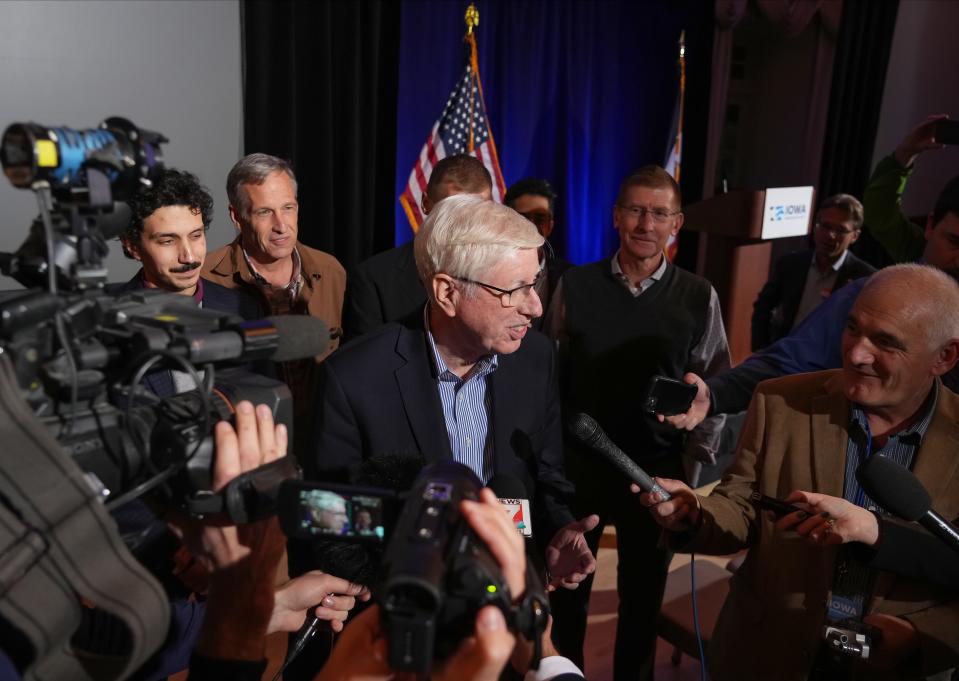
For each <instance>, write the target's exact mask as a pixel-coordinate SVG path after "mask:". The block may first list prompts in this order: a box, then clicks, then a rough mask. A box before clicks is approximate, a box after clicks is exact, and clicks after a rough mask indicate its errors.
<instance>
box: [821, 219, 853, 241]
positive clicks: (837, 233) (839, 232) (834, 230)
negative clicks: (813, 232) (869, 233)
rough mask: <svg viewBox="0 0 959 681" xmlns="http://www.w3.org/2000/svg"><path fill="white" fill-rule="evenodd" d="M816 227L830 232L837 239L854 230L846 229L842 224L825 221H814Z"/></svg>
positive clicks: (827, 232)
mask: <svg viewBox="0 0 959 681" xmlns="http://www.w3.org/2000/svg"><path fill="white" fill-rule="evenodd" d="M816 229H821V230H822V231H823V232H825V233H826V234H831V235H832V236H834V237H837V238H839V239H842V238H843V237H847V236H849V235H850V234H852V233H853V232H855V231H856V230H854V229H846V228H845V227H843V226H842V225H831V224H827V223H825V222H819V221H816Z"/></svg>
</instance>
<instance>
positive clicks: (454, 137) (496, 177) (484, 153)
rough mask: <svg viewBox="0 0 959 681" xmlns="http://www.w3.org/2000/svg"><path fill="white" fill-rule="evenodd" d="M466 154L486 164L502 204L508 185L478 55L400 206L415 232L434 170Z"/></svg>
mask: <svg viewBox="0 0 959 681" xmlns="http://www.w3.org/2000/svg"><path fill="white" fill-rule="evenodd" d="M474 55H475V52H474ZM463 153H468V154H472V155H473V156H475V157H476V158H478V159H479V160H480V161H482V162H483V165H484V166H486V169H487V170H489V172H490V175H491V176H492V177H493V200H494V201H499V202H502V201H503V196H504V195H505V194H506V183H505V182H503V171H502V170H500V167H499V157H498V156H497V155H496V145H495V143H494V142H493V133H492V132H491V131H490V127H489V118H488V117H487V115H486V105H485V103H484V102H483V86H482V85H481V84H480V78H479V71H478V69H477V68H476V60H475V56H474V58H473V59H471V60H469V61H467V64H466V68H465V69H464V70H463V75H462V76H461V77H460V79H459V80H458V81H457V82H456V85H455V86H454V87H453V92H451V93H450V97H449V99H448V100H446V106H445V107H443V113H442V114H441V115H440V118H439V120H438V121H436V123H435V124H434V125H433V130H432V131H431V132H430V135H429V137H428V138H427V139H426V144H424V145H423V148H422V149H421V150H420V156H419V158H418V159H417V160H416V164H415V165H414V166H413V171H412V172H411V173H410V179H409V180H408V181H407V183H406V189H404V190H403V193H402V194H401V195H400V203H401V204H402V205H403V210H405V211H406V217H407V218H408V219H409V221H410V226H411V227H412V228H413V231H414V232H415V231H416V230H418V229H419V227H420V225H421V224H423V211H422V208H421V206H422V200H423V194H425V193H426V183H427V182H428V181H429V178H430V173H431V172H432V171H433V167H434V166H435V165H436V164H437V163H439V161H440V160H441V159H442V158H444V157H446V156H453V155H454V154H463Z"/></svg>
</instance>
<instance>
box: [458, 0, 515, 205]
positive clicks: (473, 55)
mask: <svg viewBox="0 0 959 681" xmlns="http://www.w3.org/2000/svg"><path fill="white" fill-rule="evenodd" d="M464 19H465V21H466V35H465V36H464V37H463V40H464V41H466V42H467V43H468V44H469V46H470V71H471V72H472V81H473V84H474V85H475V86H476V91H477V92H479V97H480V102H482V104H483V111H488V109H487V108H486V97H485V96H484V95H483V81H482V80H481V79H480V72H479V53H478V51H477V49H476V34H475V33H474V32H473V29H474V28H476V27H477V26H479V10H478V9H476V5H475V4H473V3H470V5H469V7H467V8H466V16H465V17H464ZM473 110H474V102H473V90H472V88H471V89H470V129H469V135H470V137H469V145H468V146H467V150H468V151H469V152H470V153H472V152H473V151H474V150H475V146H476V145H475V144H474V141H473V127H474V126H475V125H476V120H475V117H474V116H473ZM485 125H486V129H487V135H488V136H489V152H490V155H491V156H492V157H493V166H494V167H495V168H496V169H497V170H498V171H499V172H497V173H493V175H494V177H493V182H494V183H495V184H496V186H497V187H498V188H499V193H500V196H503V195H505V194H506V183H505V181H504V180H503V175H502V170H500V165H499V153H498V152H497V151H496V140H494V139H493V129H492V128H491V127H490V125H489V121H488V120H487V121H485Z"/></svg>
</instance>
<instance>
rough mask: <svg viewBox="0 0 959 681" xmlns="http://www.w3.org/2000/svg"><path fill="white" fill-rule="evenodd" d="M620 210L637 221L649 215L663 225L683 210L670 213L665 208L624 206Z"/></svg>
mask: <svg viewBox="0 0 959 681" xmlns="http://www.w3.org/2000/svg"><path fill="white" fill-rule="evenodd" d="M619 209H620V210H621V211H623V212H624V213H626V215H628V216H629V217H631V218H634V219H636V220H642V219H643V218H645V217H646V216H647V215H648V216H649V217H651V218H652V219H653V222H655V223H658V224H662V223H664V222H666V221H667V220H669V218H671V217H673V216H674V215H679V214H680V213H682V211H681V210H676V211H672V212H670V211H668V210H665V209H663V208H647V207H646V206H623V205H620V206H619Z"/></svg>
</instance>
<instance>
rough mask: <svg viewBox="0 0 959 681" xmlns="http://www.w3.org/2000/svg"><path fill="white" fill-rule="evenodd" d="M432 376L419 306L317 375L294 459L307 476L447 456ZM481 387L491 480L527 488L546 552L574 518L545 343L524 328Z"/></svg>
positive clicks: (334, 475)
mask: <svg viewBox="0 0 959 681" xmlns="http://www.w3.org/2000/svg"><path fill="white" fill-rule="evenodd" d="M435 374H436V370H435V367H434V363H433V359H432V356H431V351H430V348H429V345H428V341H427V338H426V332H425V331H424V329H423V314H422V311H421V310H417V311H416V312H415V313H414V314H413V315H411V316H410V317H408V318H406V319H405V320H403V322H402V323H393V324H388V325H386V326H383V327H381V328H380V329H378V330H376V331H373V332H371V333H369V334H366V335H365V336H363V337H362V338H360V339H358V340H356V341H354V342H353V343H351V344H349V345H347V346H344V347H342V348H341V349H340V350H339V351H337V352H336V353H334V354H333V355H331V356H330V357H329V359H327V360H326V361H325V362H324V363H323V366H322V367H321V370H320V389H319V396H320V399H319V400H317V403H316V406H315V408H316V415H317V418H316V430H315V433H316V435H315V437H314V443H315V446H314V447H313V448H312V449H311V450H310V451H309V452H307V454H308V456H306V457H304V456H303V453H302V452H301V453H300V454H299V456H300V459H301V463H302V464H303V467H304V469H305V470H306V472H307V475H308V476H310V477H317V478H318V479H326V480H330V479H333V480H336V479H349V478H350V477H351V473H352V472H353V471H355V469H356V468H357V467H358V466H359V464H360V463H361V462H362V461H363V460H365V459H368V458H370V457H374V456H377V455H394V456H396V455H399V456H410V457H418V458H420V457H421V458H423V459H425V460H426V462H427V463H432V462H436V461H449V460H452V453H451V449H450V443H449V436H448V434H447V431H446V423H445V421H444V419H443V407H442V403H441V401H440V397H439V392H438V390H437V387H436V375H435ZM488 386H489V387H488V389H489V390H491V393H490V395H491V397H492V414H491V419H490V428H491V429H492V431H493V437H494V452H495V454H494V475H510V476H514V477H516V478H518V479H519V480H520V481H521V482H523V484H524V485H525V486H526V489H527V490H530V492H531V494H530V497H531V502H530V503H531V511H532V514H533V533H534V538H535V539H536V540H537V541H538V542H540V544H541V545H542V546H545V544H546V543H547V542H548V541H549V540H550V539H551V538H552V537H553V534H554V533H555V532H556V530H558V529H559V528H561V527H563V526H564V525H566V524H567V523H569V522H572V520H573V516H572V514H571V513H570V511H569V508H568V506H567V500H568V499H569V498H570V496H571V495H572V492H573V486H572V484H571V483H570V482H569V481H568V480H567V479H566V476H565V474H564V472H563V446H562V430H561V425H560V409H559V397H558V392H557V386H556V375H555V369H554V362H553V347H552V344H551V343H550V342H549V340H548V339H547V338H546V337H545V336H543V335H542V334H540V333H538V332H535V331H530V332H529V333H528V334H527V336H526V338H525V339H524V340H523V343H522V345H521V346H520V349H519V350H517V351H516V352H515V353H513V354H510V355H500V356H499V366H498V367H497V369H496V370H495V371H494V372H493V373H492V374H491V375H490V378H489V384H488Z"/></svg>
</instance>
